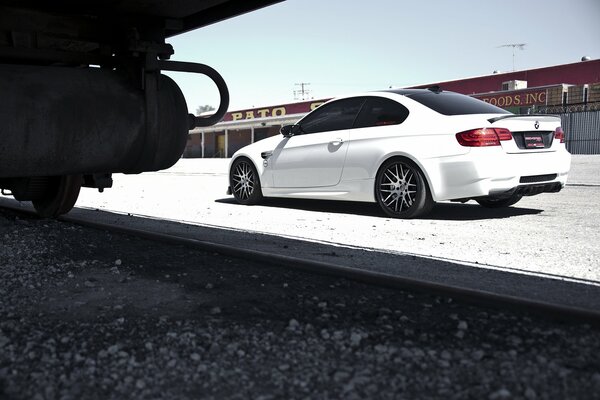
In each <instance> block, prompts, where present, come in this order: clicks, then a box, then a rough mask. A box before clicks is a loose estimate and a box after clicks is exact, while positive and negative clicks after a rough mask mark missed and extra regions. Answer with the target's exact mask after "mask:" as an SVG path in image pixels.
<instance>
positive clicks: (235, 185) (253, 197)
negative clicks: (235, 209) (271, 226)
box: [229, 158, 263, 205]
mask: <svg viewBox="0 0 600 400" xmlns="http://www.w3.org/2000/svg"><path fill="white" fill-rule="evenodd" d="M229 185H230V186H231V193H232V194H233V197H235V199H236V200H237V202H238V203H240V204H245V205H250V204H257V203H260V202H261V200H262V198H263V196H262V191H261V189H260V179H259V178H258V172H257V171H256V168H255V167H254V165H253V164H252V162H251V161H250V160H248V159H247V158H238V159H237V160H235V162H234V163H233V165H232V166H231V171H230V172H229Z"/></svg>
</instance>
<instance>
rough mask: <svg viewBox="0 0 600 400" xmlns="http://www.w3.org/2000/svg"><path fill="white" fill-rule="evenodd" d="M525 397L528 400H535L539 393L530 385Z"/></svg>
mask: <svg viewBox="0 0 600 400" xmlns="http://www.w3.org/2000/svg"><path fill="white" fill-rule="evenodd" d="M525 398H526V399H527V400H535V399H537V393H536V392H535V390H533V389H532V388H530V387H528V388H527V389H525Z"/></svg>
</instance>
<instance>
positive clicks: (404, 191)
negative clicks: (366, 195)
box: [375, 159, 434, 218]
mask: <svg viewBox="0 0 600 400" xmlns="http://www.w3.org/2000/svg"><path fill="white" fill-rule="evenodd" d="M375 196H376V198H377V203H379V206H380V207H381V209H382V210H383V212H385V213H386V214H387V215H389V216H390V217H393V218H416V217H419V216H422V215H425V214H427V213H428V212H429V211H430V210H431V208H432V207H433V203H434V202H433V198H432V196H431V192H430V191H429V187H428V186H427V182H426V180H425V177H424V176H423V172H422V171H421V170H420V169H419V167H417V165H416V164H415V163H413V162H412V161H410V160H407V159H391V160H388V161H386V162H385V163H384V164H383V165H382V166H381V168H380V169H379V172H378V173H377V177H376V179H375Z"/></svg>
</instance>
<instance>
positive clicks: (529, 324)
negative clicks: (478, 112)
mask: <svg viewBox="0 0 600 400" xmlns="http://www.w3.org/2000/svg"><path fill="white" fill-rule="evenodd" d="M0 240H1V241H0V279H1V280H2V285H1V286H0V298H1V299H2V301H1V302H0V398H7V399H82V398H86V399H87V398H90V399H96V398H98V399H100V398H102V399H105V398H109V399H125V398H127V399H128V398H148V399H159V398H163V399H173V398H178V399H188V398H189V399H198V398H203V399H229V398H231V399H237V398H239V399H246V398H252V399H277V398H310V399H339V398H344V399H364V398H377V399H391V398H394V399H415V398H419V399H436V398H439V399H454V398H456V399H490V400H494V399H600V361H599V358H598V354H599V353H600V330H599V328H598V327H594V326H589V325H587V324H584V323H578V322H565V321H562V322H560V321H554V320H550V319H547V318H542V317H539V316H535V315H527V314H524V313H513V312H506V311H502V310H496V309H490V308H483V307H480V306H476V305H469V304H465V303H461V302H458V301H453V300H452V299H450V298H443V297H433V296H429V295H426V294H421V293H410V292H405V291H404V292H402V291H392V290H387V289H381V288H376V287H372V286H368V285H363V284H358V283H355V282H351V281H347V280H343V279H335V278H328V277H319V276H314V275H308V274H303V273H300V272H295V271H287V270H282V269H280V268H278V267H275V266H264V265H257V264H254V263H251V262H247V261H244V260H239V259H227V258H224V257H221V256H218V255H216V254H206V253H202V252H199V251H195V250H190V249H186V248H184V247H177V246H166V245H162V244H156V243H152V242H148V241H144V240H140V239H136V238H132V237H126V236H121V235H116V234H111V233H107V232H101V231H94V230H90V229H86V228H81V227H77V226H73V225H70V224H67V223H59V222H56V221H47V220H46V221H42V220H36V219H28V218H24V217H17V216H15V214H13V213H12V212H9V211H2V210H0Z"/></svg>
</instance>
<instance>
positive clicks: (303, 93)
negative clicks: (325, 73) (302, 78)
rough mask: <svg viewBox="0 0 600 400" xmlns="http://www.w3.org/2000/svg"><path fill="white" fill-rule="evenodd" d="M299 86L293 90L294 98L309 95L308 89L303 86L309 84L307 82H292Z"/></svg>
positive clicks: (298, 98)
mask: <svg viewBox="0 0 600 400" xmlns="http://www.w3.org/2000/svg"><path fill="white" fill-rule="evenodd" d="M294 85H295V86H300V89H299V90H294V100H306V99H308V97H309V93H310V90H308V89H306V88H305V86H308V85H310V83H308V82H300V83H296V84H294Z"/></svg>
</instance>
